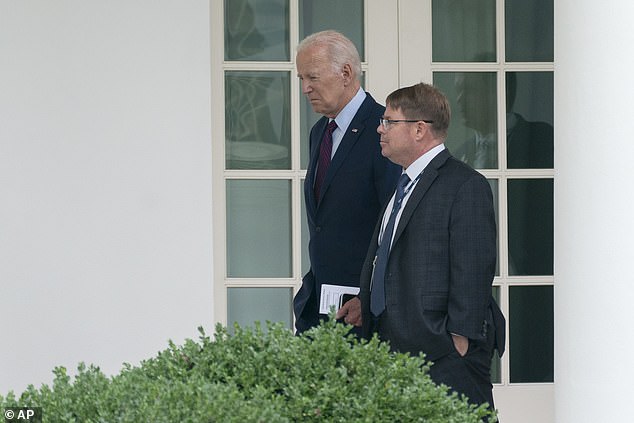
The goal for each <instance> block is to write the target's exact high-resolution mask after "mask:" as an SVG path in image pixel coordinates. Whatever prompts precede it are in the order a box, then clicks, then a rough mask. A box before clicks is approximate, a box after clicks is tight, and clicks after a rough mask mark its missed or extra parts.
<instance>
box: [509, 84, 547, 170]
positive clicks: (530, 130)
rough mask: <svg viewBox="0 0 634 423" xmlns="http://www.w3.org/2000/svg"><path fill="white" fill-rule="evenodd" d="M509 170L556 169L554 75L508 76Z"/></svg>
mask: <svg viewBox="0 0 634 423" xmlns="http://www.w3.org/2000/svg"><path fill="white" fill-rule="evenodd" d="M506 107H507V121H506V152H507V157H508V159H507V160H508V167H509V168H512V169H517V168H552V167H553V107H554V106H553V74H552V72H509V73H507V74H506Z"/></svg>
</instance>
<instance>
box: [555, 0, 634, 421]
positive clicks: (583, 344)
mask: <svg viewBox="0 0 634 423" xmlns="http://www.w3.org/2000/svg"><path fill="white" fill-rule="evenodd" d="M633 18H634V3H632V2H631V0H612V1H608V2H598V1H594V0H592V1H591V0H561V1H556V2H555V31H556V32H555V128H556V129H555V131H556V138H555V139H556V145H555V170H556V171H555V407H556V421H557V423H573V422H574V423H580V422H581V423H583V422H591V423H596V422H625V421H634V411H633V409H632V404H633V403H634V360H633V358H632V357H634V341H633V339H634V331H633V328H634V244H633V242H634V83H633V81H632V79H633V78H632V77H633V75H634V70H633V69H634V19H633Z"/></svg>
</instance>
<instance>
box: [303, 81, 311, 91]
mask: <svg viewBox="0 0 634 423" xmlns="http://www.w3.org/2000/svg"><path fill="white" fill-rule="evenodd" d="M311 90H312V87H311V86H310V83H309V82H308V81H306V80H302V94H308V93H309V92H310V91H311Z"/></svg>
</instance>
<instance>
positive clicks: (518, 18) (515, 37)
mask: <svg viewBox="0 0 634 423" xmlns="http://www.w3.org/2000/svg"><path fill="white" fill-rule="evenodd" d="M504 10H505V13H504V15H505V19H506V28H505V31H506V60H507V61H508V62H552V61H553V46H554V41H553V25H554V12H553V11H554V8H553V0H532V1H526V0H506V1H505V2H504Z"/></svg>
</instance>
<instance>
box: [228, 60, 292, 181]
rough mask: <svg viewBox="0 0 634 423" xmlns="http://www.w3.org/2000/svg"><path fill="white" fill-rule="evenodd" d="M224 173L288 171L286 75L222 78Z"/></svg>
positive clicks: (232, 74) (244, 73) (242, 73)
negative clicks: (235, 170) (233, 170)
mask: <svg viewBox="0 0 634 423" xmlns="http://www.w3.org/2000/svg"><path fill="white" fill-rule="evenodd" d="M225 137H226V140H227V143H226V165H227V169H290V164H291V162H290V146H291V123H290V74H289V73H288V72H260V71H257V72H251V71H231V72H226V74H225Z"/></svg>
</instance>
